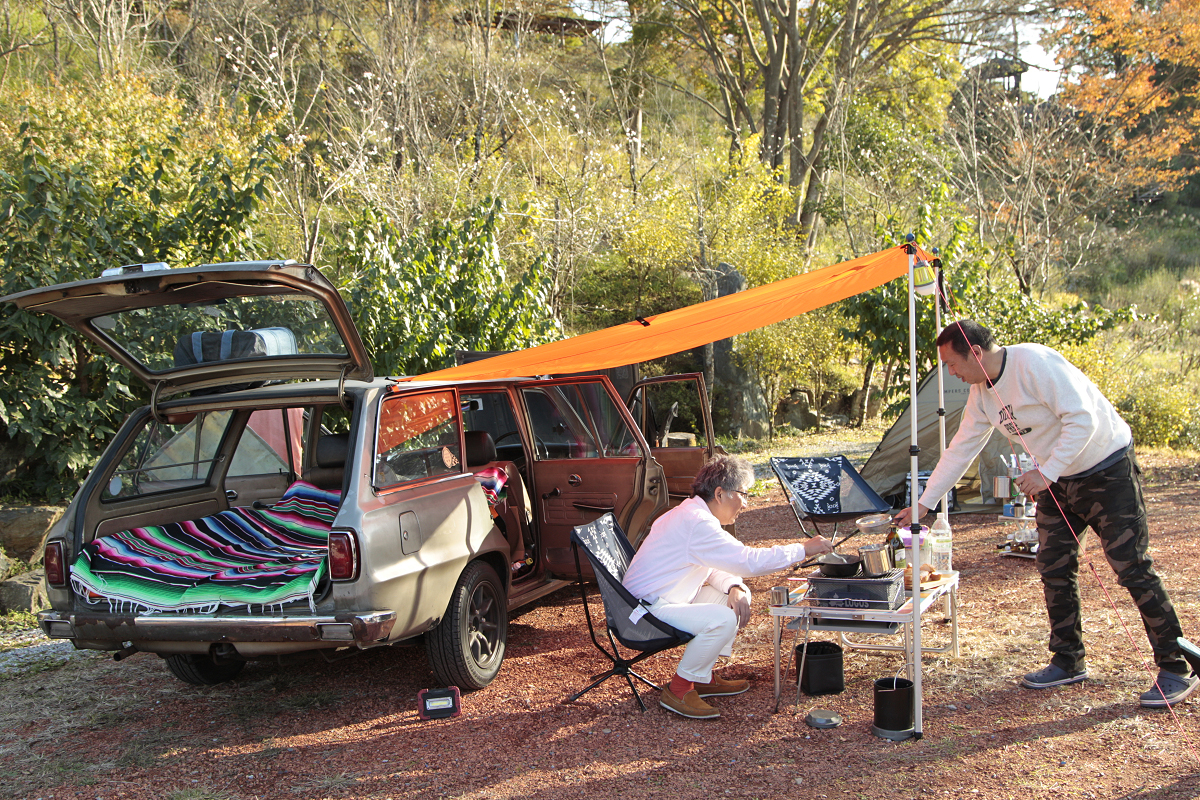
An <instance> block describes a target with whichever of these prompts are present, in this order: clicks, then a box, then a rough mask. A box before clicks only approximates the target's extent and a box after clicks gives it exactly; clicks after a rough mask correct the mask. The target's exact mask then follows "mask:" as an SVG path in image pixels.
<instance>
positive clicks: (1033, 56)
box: [1021, 42, 1060, 99]
mask: <svg viewBox="0 0 1200 800" xmlns="http://www.w3.org/2000/svg"><path fill="white" fill-rule="evenodd" d="M1021 58H1022V60H1024V61H1025V63H1026V64H1028V65H1029V71H1028V72H1026V73H1025V74H1024V75H1022V76H1021V88H1022V89H1023V90H1024V91H1027V92H1033V93H1034V94H1036V95H1037V96H1038V97H1041V98H1043V99H1045V98H1047V97H1049V96H1050V95H1052V94H1054V92H1055V90H1056V89H1057V88H1058V78H1059V74H1060V70H1059V68H1058V65H1057V64H1055V63H1054V56H1052V55H1050V54H1049V53H1047V52H1046V51H1045V50H1044V49H1042V46H1041V45H1040V44H1038V43H1037V42H1033V43H1031V44H1026V45H1024V46H1023V47H1022V48H1021Z"/></svg>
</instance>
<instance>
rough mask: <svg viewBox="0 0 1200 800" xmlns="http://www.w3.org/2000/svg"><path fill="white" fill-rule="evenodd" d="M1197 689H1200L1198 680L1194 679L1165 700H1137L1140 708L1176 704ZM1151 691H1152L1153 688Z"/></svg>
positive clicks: (1164, 706) (1163, 706)
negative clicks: (1185, 687) (1189, 684)
mask: <svg viewBox="0 0 1200 800" xmlns="http://www.w3.org/2000/svg"><path fill="white" fill-rule="evenodd" d="M1197 689H1200V681H1196V682H1195V683H1193V684H1192V685H1191V686H1189V687H1188V688H1187V689H1185V690H1183V691H1182V692H1178V693H1176V694H1175V695H1174V696H1172V697H1168V698H1166V699H1165V700H1142V699H1141V698H1139V699H1138V702H1139V703H1141V706H1142V708H1166V707H1167V706H1168V705H1171V706H1177V705H1179V704H1180V703H1182V702H1183V701H1184V700H1187V699H1188V698H1189V697H1191V696H1192V695H1193V694H1195V693H1196V690H1197ZM1151 691H1153V689H1152V690H1151Z"/></svg>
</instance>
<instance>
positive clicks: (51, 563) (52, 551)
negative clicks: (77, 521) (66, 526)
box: [42, 542, 67, 587]
mask: <svg viewBox="0 0 1200 800" xmlns="http://www.w3.org/2000/svg"><path fill="white" fill-rule="evenodd" d="M42 566H43V567H45V569H46V583H48V584H50V585H51V586H59V587H61V586H66V585H67V557H66V551H65V550H64V548H63V543H62V542H48V543H47V544H46V554H45V555H44V556H43V557H42Z"/></svg>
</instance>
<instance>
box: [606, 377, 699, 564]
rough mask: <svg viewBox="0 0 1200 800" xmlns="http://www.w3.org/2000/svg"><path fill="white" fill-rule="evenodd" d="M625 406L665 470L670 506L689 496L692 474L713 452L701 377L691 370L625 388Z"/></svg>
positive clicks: (693, 475)
mask: <svg viewBox="0 0 1200 800" xmlns="http://www.w3.org/2000/svg"><path fill="white" fill-rule="evenodd" d="M626 402H627V405H628V406H629V412H630V414H632V415H633V419H634V422H636V423H637V426H638V429H639V430H641V432H642V435H643V436H644V437H645V439H646V441H647V442H648V443H649V445H650V452H651V454H653V456H654V458H655V460H656V461H658V463H659V464H661V465H662V468H663V471H664V472H666V479H667V492H668V495H669V501H670V506H671V507H672V508H674V507H675V506H677V505H679V504H680V503H682V502H683V501H684V500H686V499H687V498H689V497H691V495H692V481H693V480H695V478H696V473H698V472H699V471H700V468H701V467H703V466H704V464H705V463H706V462H707V461H708V460H709V459H711V458H712V457H713V454H714V452H716V449H715V442H714V437H713V426H712V414H711V413H710V411H709V405H708V392H707V391H705V388H704V376H703V375H701V374H700V373H699V372H692V373H687V374H683V375H664V376H662V377H659V378H648V379H647V380H644V381H641V382H639V383H637V384H636V385H635V386H634V387H633V389H632V390H630V392H629V398H628V400H627V401H626ZM634 543H635V544H636V541H635V542H634Z"/></svg>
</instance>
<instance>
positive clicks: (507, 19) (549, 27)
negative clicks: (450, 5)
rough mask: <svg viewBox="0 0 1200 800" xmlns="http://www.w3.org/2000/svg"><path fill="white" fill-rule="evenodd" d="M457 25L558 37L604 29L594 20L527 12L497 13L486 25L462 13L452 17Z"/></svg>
mask: <svg viewBox="0 0 1200 800" xmlns="http://www.w3.org/2000/svg"><path fill="white" fill-rule="evenodd" d="M454 22H455V23H456V24H458V25H488V24H490V25H491V27H493V28H500V29H501V30H506V31H516V32H517V33H518V35H519V34H521V33H522V32H525V31H533V32H536V33H553V34H556V35H558V36H590V35H591V34H593V33H595V32H596V31H598V30H600V29H601V28H603V27H604V23H603V22H601V21H600V20H595V19H580V18H578V17H567V16H563V15H560V14H533V13H530V12H527V11H497V12H496V13H495V14H493V15H492V20H491V22H490V23H488V22H487V21H486V20H484V19H482V18H481V15H477V14H475V13H474V12H471V11H464V12H463V13H461V14H457V15H455V17H454Z"/></svg>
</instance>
